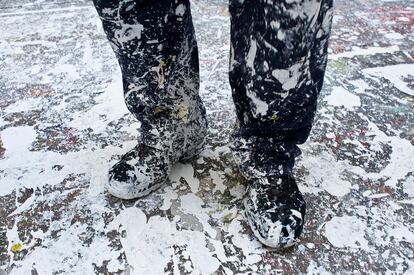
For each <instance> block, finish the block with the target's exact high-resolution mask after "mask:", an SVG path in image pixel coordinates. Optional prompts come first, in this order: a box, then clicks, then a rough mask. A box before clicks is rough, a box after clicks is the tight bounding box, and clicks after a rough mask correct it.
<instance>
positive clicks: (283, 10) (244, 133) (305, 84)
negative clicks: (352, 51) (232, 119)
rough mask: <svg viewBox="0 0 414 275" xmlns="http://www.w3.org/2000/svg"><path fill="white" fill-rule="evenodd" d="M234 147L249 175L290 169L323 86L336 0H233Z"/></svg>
mask: <svg viewBox="0 0 414 275" xmlns="http://www.w3.org/2000/svg"><path fill="white" fill-rule="evenodd" d="M230 14H231V60H230V73H229V77H230V84H231V88H232V94H233V100H234V103H235V106H236V112H237V125H236V129H235V131H234V133H233V137H232V138H233V144H232V149H233V154H234V156H235V158H236V161H237V162H238V163H239V165H240V170H241V172H242V173H243V174H244V175H245V176H246V177H260V176H264V175H274V176H278V175H289V174H291V173H292V168H293V165H294V159H295V157H297V156H298V155H299V154H300V150H299V148H298V147H297V145H298V144H301V143H303V142H305V141H306V139H307V138H308V136H309V133H310V130H311V127H312V122H313V119H314V115H315V110H316V105H317V97H318V95H319V92H320V90H321V88H322V83H323V77H324V72H325V67H326V60H327V45H328V44H327V42H328V38H329V33H330V28H331V21H332V0H273V1H272V0H266V1H264V0H244V1H239V0H230Z"/></svg>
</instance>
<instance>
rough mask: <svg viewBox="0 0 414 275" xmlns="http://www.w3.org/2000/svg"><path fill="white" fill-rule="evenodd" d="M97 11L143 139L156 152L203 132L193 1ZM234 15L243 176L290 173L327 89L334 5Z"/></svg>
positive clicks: (268, 2)
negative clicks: (191, 132)
mask: <svg viewBox="0 0 414 275" xmlns="http://www.w3.org/2000/svg"><path fill="white" fill-rule="evenodd" d="M94 4H95V7H96V9H97V11H98V14H99V16H100V18H101V20H102V23H103V28H104V31H105V33H106V35H107V37H108V39H109V41H110V43H111V46H112V48H113V50H114V52H115V54H116V56H117V59H118V61H119V64H120V67H121V71H122V76H123V83H124V96H125V101H126V105H127V107H128V108H129V110H130V111H131V112H132V113H133V114H134V115H135V116H136V118H137V119H138V120H139V121H140V122H141V130H140V134H141V139H142V141H143V142H147V143H152V144H154V145H159V144H160V143H162V140H164V139H165V138H166V137H169V136H174V131H177V129H182V128H185V127H188V126H191V127H192V126H194V125H196V126H198V127H201V128H203V127H205V122H204V117H205V110H204V107H203V104H202V102H201V99H200V97H199V94H198V89H199V64H198V50H197V43H196V39H195V33H194V27H193V24H192V18H191V12H190V3H189V1H188V0H94ZM229 10H230V15H231V49H230V53H231V55H230V70H229V78H230V85H231V89H232V95H233V99H234V103H235V106H236V113H237V123H236V127H235V130H234V132H233V135H232V145H231V147H232V150H233V155H234V157H235V159H236V161H237V162H238V164H239V166H240V170H241V172H242V173H243V174H244V175H245V176H246V177H258V176H262V175H281V174H291V173H292V168H293V165H294V160H295V157H297V156H298V155H299V154H300V150H299V148H298V146H297V145H298V144H302V143H303V142H305V141H306V139H307V138H308V135H309V133H310V130H311V126H312V122H313V119H314V115H315V111H316V105H317V97H318V94H319V92H320V90H321V88H322V83H323V78H324V72H325V67H326V61H327V46H328V43H327V42H328V37H329V34H330V28H331V22H332V0H230V4H229ZM177 146H179V143H177ZM161 147H162V146H161Z"/></svg>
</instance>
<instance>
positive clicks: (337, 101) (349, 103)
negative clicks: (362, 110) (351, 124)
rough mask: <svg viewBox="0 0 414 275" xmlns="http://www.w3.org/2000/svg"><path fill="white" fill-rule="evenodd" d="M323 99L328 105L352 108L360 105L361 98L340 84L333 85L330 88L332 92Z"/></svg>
mask: <svg viewBox="0 0 414 275" xmlns="http://www.w3.org/2000/svg"><path fill="white" fill-rule="evenodd" d="M325 100H326V101H327V103H328V104H329V105H332V106H337V107H341V106H342V107H344V108H346V109H349V110H352V109H353V108H355V107H359V106H361V100H360V98H359V96H357V95H354V94H352V93H350V92H349V91H348V90H346V89H345V88H343V87H341V86H335V87H333V88H332V92H331V94H330V95H328V96H327V97H326V98H325Z"/></svg>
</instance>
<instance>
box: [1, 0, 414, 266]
mask: <svg viewBox="0 0 414 275" xmlns="http://www.w3.org/2000/svg"><path fill="white" fill-rule="evenodd" d="M192 4H193V6H192V8H193V17H194V22H195V25H196V29H197V37H198V41H199V46H200V58H201V64H200V65H201V77H202V83H201V94H202V97H203V99H204V100H205V103H206V106H207V108H208V118H209V121H210V126H211V129H210V133H209V136H208V146H207V148H206V150H205V151H204V152H203V154H202V155H201V156H200V157H199V158H198V159H195V160H193V161H192V162H189V163H179V164H177V165H176V166H175V167H174V171H173V173H172V174H171V177H170V178H171V183H170V184H169V185H168V186H166V187H165V188H162V189H160V190H159V191H157V192H156V193H154V194H152V195H150V196H148V197H146V198H144V199H141V200H138V201H122V200H118V199H115V198H113V197H110V196H108V195H107V194H106V193H104V187H103V186H104V182H105V179H106V172H107V170H108V168H109V167H110V166H111V165H112V164H113V163H114V162H116V160H117V159H118V158H119V156H120V155H122V154H123V153H124V152H126V151H127V150H128V149H129V148H131V147H133V146H134V144H135V135H136V127H137V124H136V122H135V121H134V119H133V118H132V116H131V115H130V114H129V113H128V111H127V109H126V107H125V105H124V103H123V99H122V93H121V78H120V72H119V69H118V67H117V63H116V60H115V58H114V56H113V54H112V51H111V49H110V47H109V44H108V43H107V41H106V39H105V37H104V35H103V31H102V29H101V26H100V23H99V19H98V17H97V15H96V13H95V10H94V9H93V7H92V4H91V2H90V1H86V0H76V1H75V0H73V1H67V0H35V1H29V0H3V1H2V2H1V4H0V19H1V21H2V24H0V38H1V39H0V53H1V54H0V274H9V273H10V274H30V273H31V274H58V273H60V274H67V273H72V274H94V273H99V274H113V273H117V274H162V273H168V274H180V273H182V274H212V273H214V274H243V273H247V274H293V273H295V274H297V273H307V274H324V273H335V274H349V273H353V274H361V273H380V274H401V273H406V274H414V225H413V224H414V207H413V205H414V114H413V107H414V51H413V49H414V27H413V23H414V2H413V1H403V0H396V1H393V0H348V1H345V0H337V1H336V2H335V16H334V26H333V34H332V39H331V44H330V56H329V58H330V61H329V64H328V70H327V75H326V81H325V86H324V89H323V92H322V95H321V97H320V102H319V111H318V115H317V120H316V122H315V126H314V129H313V132H312V135H311V137H310V139H309V141H308V142H307V143H306V144H304V145H303V146H302V147H301V148H302V150H303V155H302V156H301V157H300V159H299V161H298V163H297V166H296V176H297V179H298V182H299V184H300V189H301V190H302V191H303V193H304V194H305V195H306V201H307V203H308V216H307V221H306V225H305V230H304V234H303V237H302V239H301V242H300V243H299V244H298V245H297V246H295V247H294V248H290V249H287V250H285V251H271V250H269V249H266V248H264V247H262V246H261V245H260V243H259V242H258V241H257V240H256V239H255V238H254V237H253V236H252V232H251V231H250V230H249V228H248V226H247V224H246V222H245V221H244V219H243V216H242V213H243V211H242V210H243V207H242V199H243V195H244V191H245V182H244V181H243V179H242V178H241V177H240V175H239V174H238V172H237V169H236V167H235V164H234V162H233V160H232V158H231V154H230V152H229V148H228V136H229V133H230V131H231V126H232V123H233V121H234V112H233V105H232V102H231V95H230V89H229V85H228V80H227V65H228V51H229V16H228V11H227V6H226V3H224V2H222V1H221V0H220V1H219V0H216V1H212V0H211V1H208V0H194V1H193V3H192Z"/></svg>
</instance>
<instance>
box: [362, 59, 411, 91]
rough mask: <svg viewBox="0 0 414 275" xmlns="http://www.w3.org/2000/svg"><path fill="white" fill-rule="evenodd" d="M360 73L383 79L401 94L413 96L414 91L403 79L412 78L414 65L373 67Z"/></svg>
mask: <svg viewBox="0 0 414 275" xmlns="http://www.w3.org/2000/svg"><path fill="white" fill-rule="evenodd" d="M362 71H363V72H364V73H367V74H370V75H372V76H375V77H378V78H385V79H387V80H388V81H390V82H391V83H392V84H393V85H394V86H395V88H397V89H398V90H400V91H401V92H403V93H406V94H408V95H411V96H414V90H413V89H412V88H410V87H408V83H407V82H405V81H404V80H403V78H404V77H409V76H411V77H413V76H414V64H398V65H390V66H384V67H375V68H368V69H363V70H362Z"/></svg>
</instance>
